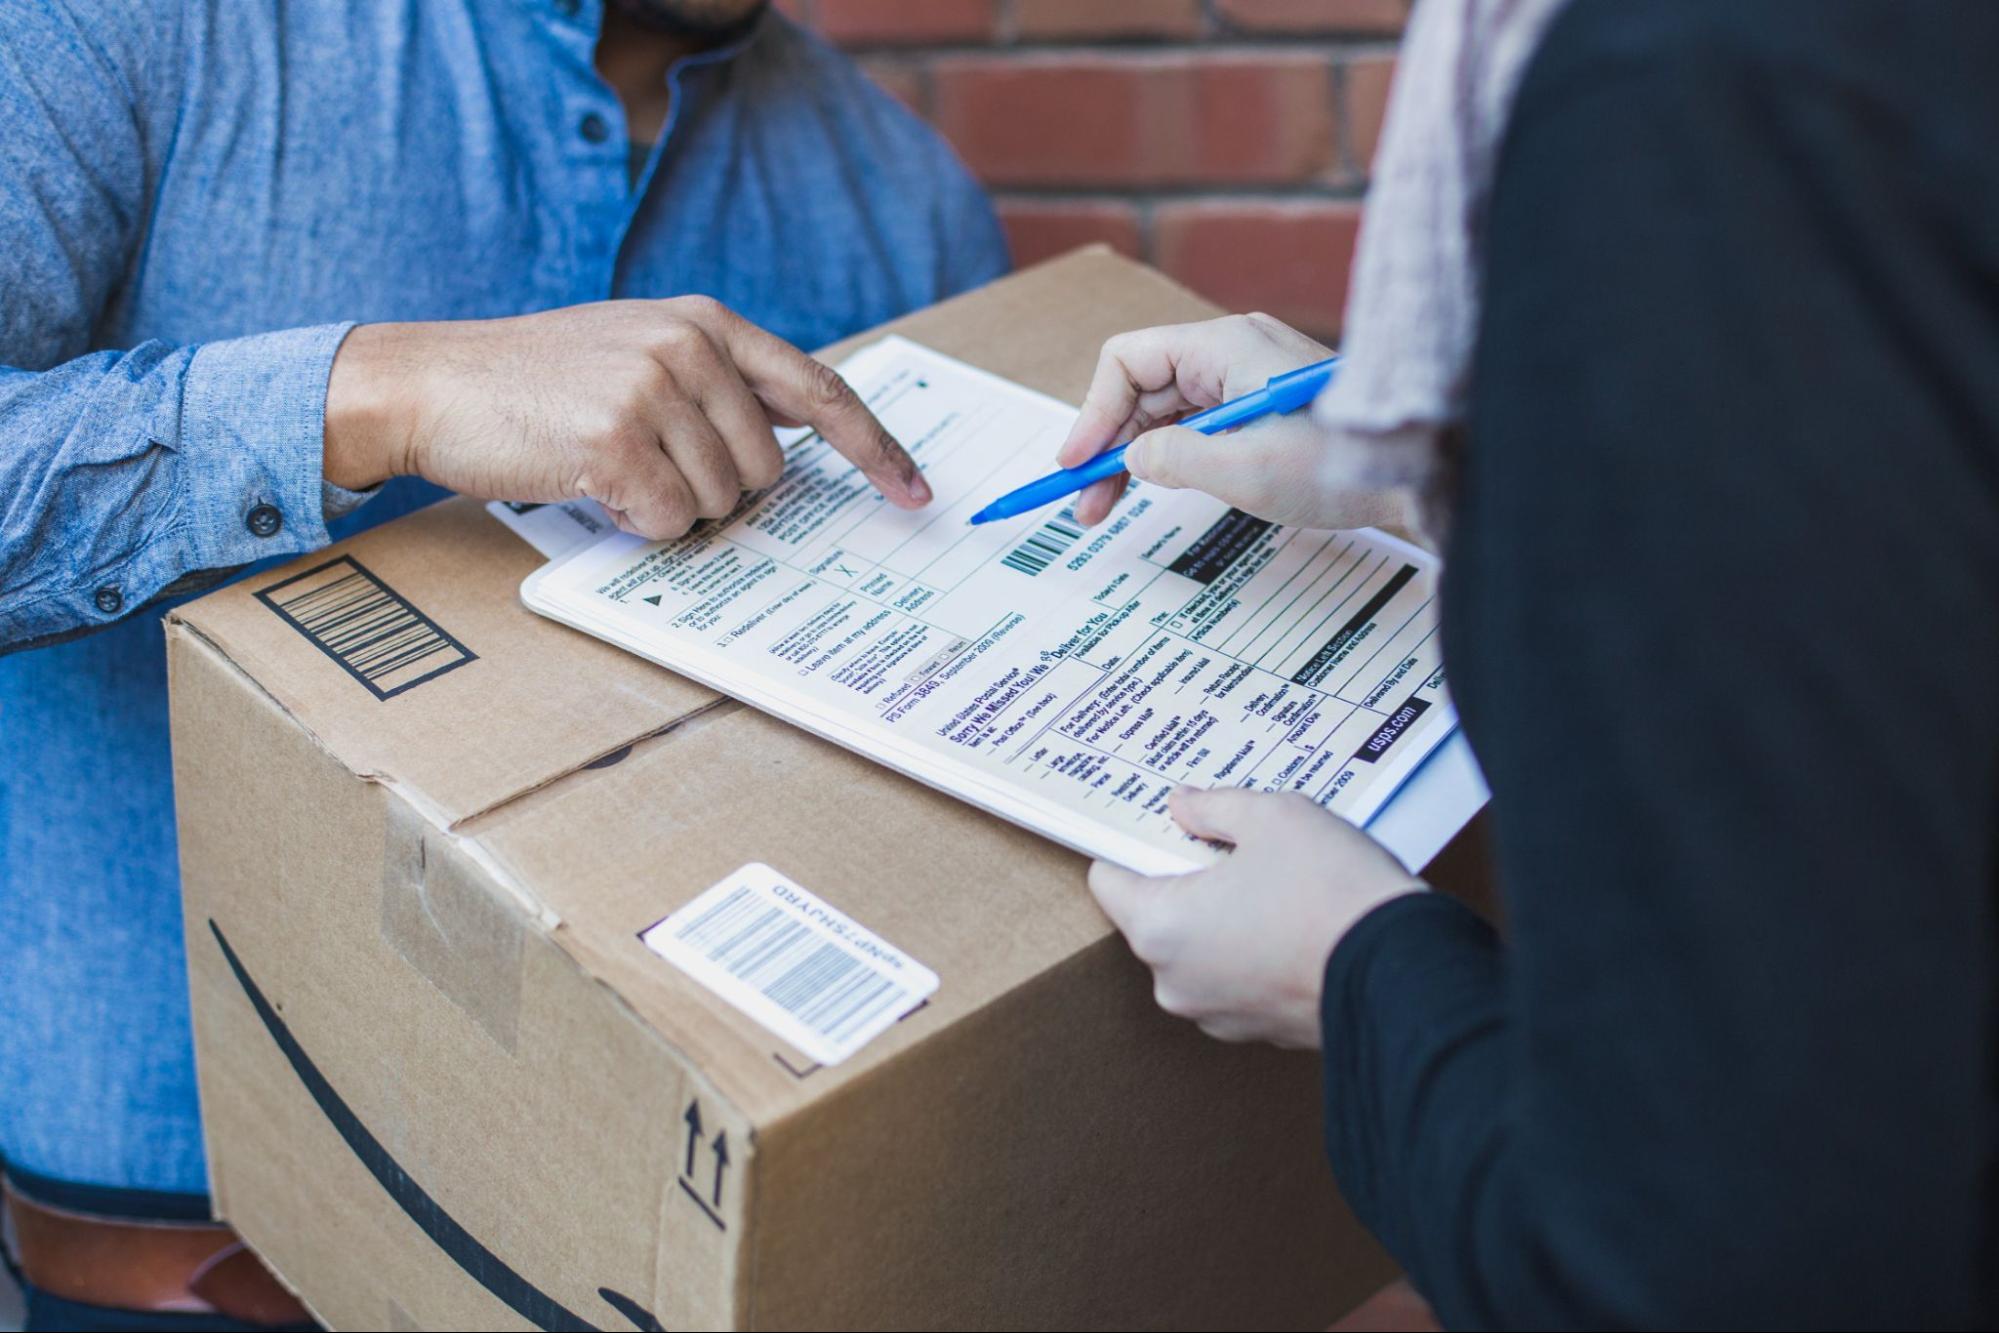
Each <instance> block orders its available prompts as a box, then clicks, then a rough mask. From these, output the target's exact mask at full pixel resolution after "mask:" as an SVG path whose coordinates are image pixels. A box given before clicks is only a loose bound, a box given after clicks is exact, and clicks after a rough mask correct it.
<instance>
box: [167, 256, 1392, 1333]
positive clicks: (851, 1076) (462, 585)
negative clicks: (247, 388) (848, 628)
mask: <svg viewBox="0 0 1999 1333" xmlns="http://www.w3.org/2000/svg"><path fill="white" fill-rule="evenodd" d="M1210 313H1213V311H1212V308H1211V307H1210V306H1208V305H1207V304H1206V303H1205V302H1202V301H1200V300H1199V299H1197V298H1195V297H1194V296H1192V295H1190V294H1189V293H1187V292H1186V291H1184V290H1183V289H1181V288H1179V287H1177V286H1175V285H1173V284H1172V283H1171V282H1169V281H1168V280H1166V279H1165V278H1163V277H1161V276H1160V275H1158V274H1156V273H1154V272H1152V271H1150V270H1148V269H1145V268H1142V267H1140V266H1138V265H1135V264H1132V263H1129V262H1126V261H1124V260H1121V259H1118V258H1115V257H1113V256H1111V255H1110V254H1108V253H1106V252H1103V251H1100V250H1099V251H1088V252H1081V253H1078V254H1076V255H1072V256H1069V257H1066V258H1064V259H1061V260H1057V261H1055V262H1053V263H1051V264H1048V265H1044V266H1042V267H1040V268H1037V269H1034V270H1031V271H1029V272H1026V273H1023V274H1019V275H1016V276H1014V277H1012V278H1009V279H1006V280H1004V281H1001V282H999V283H996V284H994V285H992V286H990V287H988V288H985V289H984V290H982V291H979V292H976V293H973V294H971V295H968V296H965V297H962V298H960V299H958V300H954V301H951V302H947V303H945V304H943V305H941V306H938V307H935V308H933V309H930V310H926V311H923V312H921V313H919V314H916V315H913V316H910V317H908V318H906V319H903V320H899V321H897V322H896V323H894V324H892V325H890V326H888V327H889V328H891V329H894V330H896V331H899V332H902V333H905V334H907V335H909V336H910V337H913V338H916V339H919V340H921V341H924V342H927V343H929V344H931V345H932V346H935V347H937V348H939V349H941V350H943V351H946V352H949V353H951V354H953V355H955V356H959V357H962V358H964V359H966V360H968V361H972V362H975V363H977V364H979V365H982V366H985V367H987V368H989V369H991V370H994V371H996V372H998V373H1000V374H1002V375H1007V376H1011V377H1013V378H1015V379H1018V380H1021V381H1022V382H1024V383H1027V384H1030V385H1033V386H1035V387H1037V388H1040V389H1044V390H1047V391H1049V392H1051V393H1054V394H1057V395H1060V396H1062V397H1065V398H1068V399H1069V400H1071V401H1074V400H1075V399H1077V398H1078V397H1079V396H1080V395H1081V393H1082V391H1083V388H1084V386H1085V385H1086V383H1087V380H1088V376H1089V373H1090V370H1091V368H1092V365H1093V363H1094V359H1095V355H1096V351H1097V348H1098V346H1099V344H1100V343H1101V342H1102V340H1103V339H1104V338H1105V337H1106V336H1108V335H1109V334H1111V333H1113V332H1116V331H1118V330H1120V329H1124V328H1130V327H1135V326H1139V325H1145V324H1153V323H1159V322H1162V321H1169V320H1183V319H1189V318H1199V317H1203V316H1205V315H1208V314H1210ZM856 341H857V342H858V341H859V340H856ZM843 351H844V349H843V348H836V349H831V351H830V352H829V355H833V356H837V355H840V354H841V353H842V352H843ZM538 559H539V557H537V556H536V555H535V553H534V552H533V551H532V550H530V549H529V548H528V547H527V546H526V545H525V544H523V543H522V542H520V541H519V540H518V539H516V538H515V537H514V536H512V535H511V534H510V533H508V532H507V531H506V530H504V529H503V528H502V527H501V526H500V525H499V524H498V523H497V522H495V521H494V520H493V519H492V518H491V517H490V516H489V515H487V514H486V513H484V512H483V511H482V509H481V508H480V507H479V506H478V505H476V504H474V503H472V502H470V501H464V500H457V501H451V502H447V503H445V504H443V505H439V506H436V507H434V508H432V509H429V510H426V511H424V512H422V513H419V514H415V515H412V516H410V517H408V518H405V519H403V520H401V521H398V522H395V523H391V524H387V525H385V526H383V527H380V528H377V529H375V530H373V531H371V532H368V533H366V534H364V535H362V536H360V537H358V538H356V539H354V540H353V541H350V542H346V543H343V544H342V545H340V546H337V547H335V548H333V549H331V550H328V551H321V552H317V553H315V554H312V555H310V556H306V557H303V558H302V559H300V560H299V561H297V562H296V563H295V564H293V565H292V566H291V567H289V568H288V569H286V570H284V571H282V572H280V573H277V574H272V575H268V576H265V577H262V578H259V579H254V580H249V581H246V582H244V583H241V584H238V585H236V586H233V587H230V588H227V589H224V590H222V591H220V592H217V593H215V594H213V595H211V596H209V597H206V598H203V599H201V600H200V601H197V602H195V603H193V604H191V605H189V606H186V607H184V608H182V609H180V610H179V611H177V612H176V613H174V614H173V615H172V616H171V617H170V619H169V621H168V625H167V637H168V643H169V650H170V651H169V660H170V666H171V678H172V699H173V737H174V774H175V782H176V786H177V790H178V794H179V820H180V842H181V859H182V872H183V877H184V882H185V886H186V921H187V947H188V955H189V960H190V971H191V974H192V986H193V993H194V1013H195V1025H196V1034H197V1042H198V1046H199V1054H200V1070H201V1094H202V1102H203V1110H204V1113H205V1116H206V1121H207V1133H208V1147H209V1160H210V1173H211V1185H212V1188H213V1191H214V1197H215V1203H216V1208H217V1210H218V1212H219V1213H220V1215H221V1216H223V1217H224V1218H226V1219H228V1220H229V1221H231V1222H233V1223H234V1224H235V1225H236V1226H237V1227H238V1228H240V1229H241V1231H242V1232H243V1234H244V1235H245V1236H246V1237H247V1238H248V1239H249V1241H250V1242H251V1243H252V1244H253V1245H255V1246H256V1248H257V1249H258V1250H259V1251H260V1252H261V1253H263V1254H264V1255H265V1256H267V1257H268V1258H269V1259H270V1260H271V1262H272V1263H273V1265H274V1266H275V1267H276V1268H277V1269H278V1271H279V1272H280V1273H281V1274H282V1275H283V1276H284V1278H285V1279H286V1280H287V1281H288V1282H289V1283H291V1284H292V1285H293V1286H294V1287H295V1288H296V1289H297V1290H298V1291H299V1293H300V1294H301V1295H302V1296H303V1297H304V1298H305V1300H306V1301H307V1303H308V1304H310V1305H311V1306H312V1308H313V1309H314V1310H315V1312H317V1313H318V1314H319V1315H320V1317H321V1318H322V1319H323V1320H324V1321H325V1322H327V1323H328V1324H330V1325H332V1326H334V1327H339V1328H485V1327H496V1328H507V1327H522V1326H538V1327H542V1328H551V1329H555V1328H589V1327H599V1328H630V1327H636V1328H660V1327H666V1328H695V1327H701V1328H844V1327H863V1326H865V1327H881V1328H887V1327H897V1328H946V1327H994V1328H1001V1327H1004V1328H1016V1327H1018V1328H1027V1327H1034V1328H1063V1329H1075V1328H1097V1327H1105V1328H1108V1327H1188V1328H1195V1327H1209V1328H1224V1327H1225V1328H1261V1327H1273V1328H1276V1327H1296V1328H1318V1327H1323V1326H1324V1325H1325V1324H1326V1323H1327V1322H1328V1321H1329V1320H1330V1319H1332V1318H1333V1317H1335V1316H1336V1315H1338V1314H1339V1313H1341V1312H1342V1311H1343V1310H1345V1309H1347V1308H1348V1307H1349V1306H1351V1305H1352V1304H1353V1303H1354V1302H1355V1301H1357V1300H1358V1299H1359V1298H1360V1297H1361V1296H1363V1295H1364V1294H1366V1293H1367V1292H1369V1291H1371V1290H1372V1289H1373V1288H1375V1287H1376V1286H1378V1285H1379V1284H1380V1283H1381V1282H1382V1281H1384V1280H1385V1279H1386V1277H1387V1276H1389V1274H1390V1271H1391V1270H1390V1268H1389V1265H1388V1264H1387V1262H1386V1260H1385V1259H1384V1257H1383V1256H1382V1255H1381V1253H1380V1252H1379V1251H1378V1250H1377V1249H1376V1248H1375V1246H1374V1245H1373V1243H1372V1242H1371V1241H1370V1240H1369V1239H1367V1237H1366V1236H1365V1235H1364V1234H1363V1233H1362V1232H1361V1231H1360V1229H1359V1228H1358V1227H1357V1226H1356V1225H1355V1224H1354V1222H1353V1221H1352V1220H1351V1218H1350V1217H1349V1216H1348V1215H1347V1214H1346V1213H1345V1212H1344V1210H1343V1209H1342V1208H1341V1206H1340V1204H1339V1202H1338V1200H1337V1197H1336V1195H1335V1191H1334V1188H1333V1184H1332V1180H1331V1177H1330V1174H1329V1172H1328V1170H1327V1168H1326V1166H1325V1165H1324V1162H1323V1159H1322V1156H1321V1152H1320V1147H1319V1125H1318V1118H1319V1094H1318V1091H1317V1064H1316V1061H1315V1060H1314V1059H1313V1058H1312V1057H1310V1056H1306V1055H1299V1054H1286V1053H1280V1052H1278V1051H1275V1050H1271V1049H1267V1048H1263V1047H1242V1046H1227V1045H1223V1044H1220V1043H1217V1042H1213V1041H1209V1040H1207V1039H1206V1038H1204V1037H1202V1036H1201V1035H1200V1034H1199V1033H1198V1032H1197V1031H1196V1030H1195V1029H1194V1028H1192V1027H1191V1026H1189V1025H1187V1024H1185V1023H1181V1022H1178V1021H1175V1020H1173V1019H1169V1018H1167V1017H1165V1016H1163V1015H1162V1014H1161V1013H1160V1012H1159V1011H1158V1010H1157V1009H1156V1008H1155V1006H1154V1005H1153V1002H1152V996H1151V986H1150V983H1149V978H1148V976H1147V974H1146V973H1145V971H1144V969H1143V968H1141V967H1140V966H1139V965H1138V964H1137V963H1136V962H1135V961H1134V960H1133V959H1132V957H1131V956H1130V954H1129V953H1128V951H1127V950H1126V948H1125V946H1124V944H1123V942H1122V941H1121V940H1120V939H1119V938H1118V937H1117V936H1116V934H1115V933H1114V932H1113V931H1112V930H1111V928H1110V926H1109V924H1108V923H1107V922H1106V921H1105V919H1104V918H1103V917H1102V916H1101V915H1100V914H1099V912H1098V911H1097V909H1096V907H1095V905H1094V904H1093V902H1092V901H1091V899H1090V897H1089V894H1088V892H1087V890H1086V888H1085V886H1084V880H1083V876H1084V863H1083V862H1082V860H1081V859H1080V858H1078V857H1076V856H1075V855H1073V854H1071V853H1069V852H1066V851H1063V850H1061V849H1059V848H1057V847H1054V846H1052V845H1050V844H1048V843H1046V842H1043V841H1041V840H1040V839H1038V838H1036V837H1034V836H1032V835H1030V834H1027V833H1024V832H1022V831H1020V830H1018V829H1015V828H1013V827H1011V826H1008V825H1006V824H1003V823H1000V822H998V821H996V820H994V819H992V818H991V817H989V816H986V815H984V814H981V813H979V812H977V811H975V810H973V809H971V808H969V807H967V806H964V805H962V804H960V803H958V802H956V801H953V800H951V799H949V798H947V797H945V796H942V795H940V794H938V793H936V792H933V791H931V790H929V789H927V788H924V787H922V786H919V785H917V784H915V783H912V782H910V781H908V780H906V779H904V778H902V777H899V776H897V775H896V774H893V773H890V772H888V771H886V770H883V769H880V768H877V767H874V766H872V765H870V764H868V763H867V762H866V761H864V760H862V759H859V758H857V757H854V756H852V755H850V754H848V753H846V752H844V751H841V750H839V749H836V748H834V747H832V746H829V745H827V744H825V743H823V742H821V741H819V740H816V739H814V738H812V737H810V736H808V735H805V734H803V733H801V732H799V731H797V730H794V729H792V728H790V727H787V726H785V725H783V724H781V723H778V722H776V721H774V720H772V719H769V718H767V717H764V716H763V715H761V714H758V713H756V712H754V711H752V710H750V709H747V708H744V707H742V706H740V705H738V704H736V703H734V702H733V701H730V700H727V699H724V698H721V697H719V696H717V695H715V694H714V693H712V692H710V691H708V690H706V689H704V688H701V687H699V686H697V685H694V684H692V683H690V682H688V681H685V680H683V679H680V678H678V677H676V676H674V675H672V674H670V673H668V672H665V671H662V670H660V669H659V668H657V667H654V666H652V665H650V664H648V663H646V662H643V661H641V660H639V659H638V658H635V657H630V656H627V655H626V654H624V653H622V652H619V651H617V650H615V649H612V648H610V647H607V646H605V645H604V644H601V643H598V642H596V641H594V640H592V639H589V638H586V637H584V636H582V635H580V634H577V633H574V632H572V631H570V630H567V629H565V628H563V627H561V626H559V625H556V624H553V623H551V622H548V621H545V620H542V619H540V618H538V617H536V616H534V615H532V614H530V613H528V612H527V611H526V610H524V609H523V608H522V607H521V605H520V603H519V601H518V599H517V597H516V589H517V588H518V586H519V584H520V581H521V579H522V578H523V577H524V576H525V575H526V574H527V573H528V572H529V571H530V570H531V569H533V568H534V567H535V565H536V564H537V562H538ZM748 862H764V863H767V864H769V865H771V866H774V867H776V868H777V869H779V870H781V871H783V872H784V873H785V874H786V875H788V876H790V877H791V878H792V879H794V880H796V881H798V882H799V883H800V884H802V885H804V886H805V887H806V888H808V889H809V890H811V891H812V892H813V893H815V894H817V895H819V896H820V897H822V898H824V899H825V900H827V901H828V902H830V903H832V904H833V905H835V906H836V907H838V908H839V909H840V910H842V911H844V912H845V913H847V914H848V915H850V916H851V917H853V918H854V919H855V920H857V921H859V922H860V923H861V924H862V925H864V926H866V927H867V928H869V929H870V930H873V931H875V932H878V933H879V934H880V935H882V936H884V937H886V938H887V939H888V940H890V941H892V942H893V943H894V944H895V945H897V946H899V947H900V948H902V949H904V950H906V951H907V952H908V953H909V955H911V956H912V957H914V958H915V959H917V960H919V961H920V962H922V963H923V964H926V965H928V966H929V967H930V968H932V969H934V970H935V971H936V972H937V973H938V974H939V975H940V976H941V978H942V986H941V988H940V989H939V990H938V991H937V992H936V994H935V995H934V996H933V997H932V998H931V999H930V1000H929V1002H928V1003H927V1004H925V1005H924V1006H923V1007H921V1008H919V1009H918V1010H916V1011H915V1012H914V1013H912V1014H911V1015H909V1016H908V1017H907V1018H906V1019H904V1020H903V1021H901V1022H900V1023H898V1024H896V1025H895V1026H894V1027H893V1028H891V1029H890V1030H889V1031H887V1032H886V1033H884V1034H883V1035H881V1036H880V1037H878V1038H876V1039H875V1040H874V1041H872V1042H871V1043H870V1044H868V1045H867V1046H866V1047H865V1048H864V1049H862V1050H861V1051H860V1052H859V1053H858V1054H856V1055H855V1056H853V1057H852V1058H851V1059H848V1060H847V1061H845V1062H844V1063H842V1064H840V1065H838V1066H837V1067H832V1068H823V1067H814V1066H813V1065H812V1064H811V1063H810V1062H809V1061H807V1060H805V1059H804V1057H802V1056H801V1055H800V1054H799V1053H798V1052H797V1051H796V1050H794V1049H791V1048H789V1047H787V1046H786V1045H785V1044H784V1043H782V1042H781V1041H779V1040H777V1039H776V1038H775V1037H773V1036H772V1035H771V1033H770V1032H768V1031H766V1030H765V1029H764V1028H763V1027H762V1026H760V1025H759V1024H758V1023H756V1022H755V1021H753V1020H751V1019H750V1018H748V1017H746V1016H745V1015H744V1014H743V1013H742V1012H740V1011H739V1010H737V1009H736V1008H734V1007H732V1006H731V1005H730V1004H728V1003H726V1002H724V1001H723V1000H721V999H720V998H718V997H717V995H716V994H714V993H713V992H711V991H710V990H708V989H706V988H704V987H703V986H702V985H700V984H698V983H697V982H695V981H694V980H693V979H691V978H690V977H689V976H688V975H686V974H685V973H683V972H681V971H679V970H677V969H676V968H674V967H672V966H669V965H668V964H667V963H665V962H664V961H662V960H661V958H659V957H658V956H656V955H655V954H653V953H651V952H649V951H648V950H647V949H646V947H645V946H644V945H643V944H642V943H641V942H640V940H639V932H640V931H642V930H644V929H645V928H646V927H648V926H649V925H651V924H652V923H654V922H656V921H658V920H659V919H660V918H661V917H663V916H665V915H667V914H668V913H670V912H672V911H673V910H674V909H675V908H677V907H679V906H681V905H682V904H684V903H686V902H688V901H689V900H690V899H692V898H694V897H695V896H696V895H698V894H700V893H701V892H702V891H703V890H705V889H707V888H708V887H709V886H710V885H712V884H715V883H716V882H717V881H719V880H721V879H723V878H724V877H725V876H727V875H729V874H730V873H731V872H732V871H734V870H736V869H737V868H739V867H741V866H743V865H744V864H745V863H748Z"/></svg>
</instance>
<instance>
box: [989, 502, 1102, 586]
mask: <svg viewBox="0 0 1999 1333" xmlns="http://www.w3.org/2000/svg"><path fill="white" fill-rule="evenodd" d="M1082 535H1083V529H1082V527H1081V525H1079V524H1078V523H1077V522H1076V511H1075V510H1073V509H1064V510H1063V511H1062V512H1061V513H1059V514H1057V515H1056V516H1055V517H1054V518H1051V519H1049V520H1048V521H1047V522H1046V523H1043V524H1042V525H1041V526H1040V527H1038V528H1036V529H1035V530H1034V532H1033V533H1032V534H1031V535H1030V536H1029V537H1028V539H1027V540H1026V541H1024V542H1022V543H1021V544H1020V545H1018V546H1016V547H1014V548H1013V552H1012V554H1010V555H1008V556H1007V558H1006V559H1005V560H1002V561H1001V562H1000V563H1001V564H1003V565H1005V566H1006V567H1007V568H1008V569H1017V570H1019V571H1020V572H1021V573H1023V574H1025V575H1027V576H1028V577H1029V578H1033V577H1034V576H1035V575H1036V574H1039V573H1040V572H1041V571H1042V570H1044V569H1046V568H1048V566H1050V565H1052V564H1054V563H1055V562H1056V561H1057V560H1060V559H1061V558H1062V557H1063V555H1064V554H1066V553H1067V552H1068V550H1069V548H1070V547H1071V546H1074V545H1075V544H1076V539H1077V538H1078V537H1080V536H1082Z"/></svg>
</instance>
